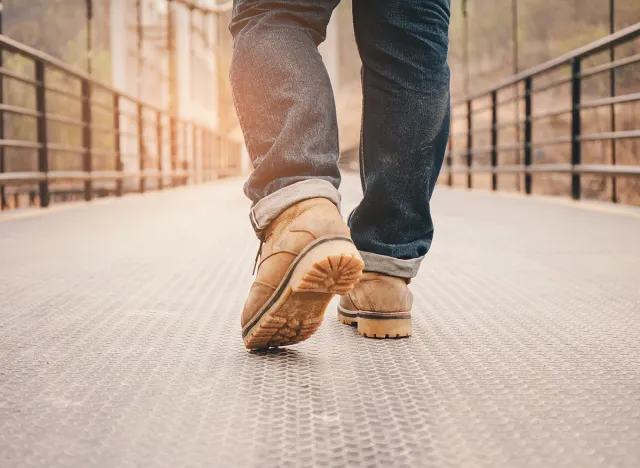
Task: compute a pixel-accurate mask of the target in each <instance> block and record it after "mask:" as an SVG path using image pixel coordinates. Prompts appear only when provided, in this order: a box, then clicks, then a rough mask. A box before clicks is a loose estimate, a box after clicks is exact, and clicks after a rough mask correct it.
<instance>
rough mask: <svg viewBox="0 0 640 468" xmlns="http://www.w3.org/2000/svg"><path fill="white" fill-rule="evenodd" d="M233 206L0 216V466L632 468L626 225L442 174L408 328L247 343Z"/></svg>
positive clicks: (637, 321) (636, 386)
mask: <svg viewBox="0 0 640 468" xmlns="http://www.w3.org/2000/svg"><path fill="white" fill-rule="evenodd" d="M344 192H345V208H347V209H348V208H350V207H352V206H353V205H354V204H355V202H356V201H357V198H358V193H359V191H358V188H357V182H356V178H354V177H351V176H349V177H347V182H346V184H345V189H344ZM247 208H248V203H247V202H246V201H245V200H244V198H243V195H242V193H241V181H225V182H219V183H217V184H213V185H210V186H206V187H199V188H188V189H179V190H175V191H167V192H165V193H162V194H149V195H146V196H143V197H140V196H130V197H125V198H124V199H122V200H113V201H108V202H106V203H100V204H95V205H83V206H81V207H77V208H73V209H68V210H63V211H58V212H53V213H50V214H46V215H43V216H35V217H27V218H24V219H16V220H11V221H0V467H2V468H14V467H42V468H44V467H47V468H49V467H79V468H86V467H151V468H155V467H167V468H175V467H261V468H262V467H303V466H305V467H306V466H308V467H319V466H326V467H377V466H381V467H387V466H391V467H405V466H406V467H412V466H425V467H470V468H476V467H478V468H482V467H487V468H496V467H508V468H517V467H580V468H589V467H607V468H613V467H629V468H636V467H638V466H640V242H639V240H640V220H638V219H635V218H632V217H624V216H620V215H613V214H606V213H602V212H596V211H588V210H584V209H579V208H574V207H571V206H565V205H559V204H553V203H547V202H543V201H536V200H528V199H520V198H510V197H504V196H496V195H490V194H487V193H481V192H465V191H452V190H449V189H446V188H442V189H440V190H439V192H438V193H437V195H436V197H435V201H434V210H433V211H434V214H435V218H436V222H437V227H436V239H435V242H434V247H433V250H432V252H431V254H430V255H429V256H428V259H427V261H425V263H424V265H423V269H422V271H421V274H420V276H419V277H418V278H417V279H416V281H415V282H414V283H413V284H412V288H413V291H414V293H415V296H416V300H415V309H414V316H415V318H414V336H412V337H411V338H409V339H403V340H393V341H378V340H368V339H365V338H362V337H360V336H358V335H357V332H356V331H355V329H353V328H352V327H347V326H344V325H342V324H341V323H339V322H338V320H337V318H336V316H335V304H336V302H334V303H333V304H331V305H330V309H329V312H328V315H327V317H326V319H325V323H324V324H323V326H322V327H321V328H320V330H319V331H318V332H317V333H316V334H315V335H314V336H313V337H312V338H311V339H309V340H308V341H305V342H304V343H301V344H299V345H296V346H294V347H291V348H288V349H286V350H281V351H271V352H269V353H254V354H252V353H248V352H247V351H246V350H245V349H244V346H243V345H242V338H241V335H240V311H241V309H242V305H243V302H244V299H245V294H246V293H247V291H248V288H249V285H250V283H251V268H252V263H253V257H254V255H255V252H256V250H257V247H258V245H257V244H258V242H257V240H256V238H255V236H254V235H253V233H252V232H251V231H250V227H249V221H248V216H247V212H246V211H247ZM345 211H346V210H345ZM0 219H2V215H0Z"/></svg>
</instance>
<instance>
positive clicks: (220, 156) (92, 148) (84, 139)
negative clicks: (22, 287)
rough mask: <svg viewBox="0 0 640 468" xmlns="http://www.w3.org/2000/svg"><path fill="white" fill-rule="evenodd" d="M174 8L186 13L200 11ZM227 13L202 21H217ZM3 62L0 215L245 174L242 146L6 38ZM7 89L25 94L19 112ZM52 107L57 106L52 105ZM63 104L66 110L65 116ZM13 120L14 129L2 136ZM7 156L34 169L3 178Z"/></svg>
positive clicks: (0, 40)
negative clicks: (9, 61) (12, 61)
mask: <svg viewBox="0 0 640 468" xmlns="http://www.w3.org/2000/svg"><path fill="white" fill-rule="evenodd" d="M168 1H169V3H170V2H171V0H168ZM175 1H176V2H177V3H180V4H182V5H185V6H186V7H187V8H189V10H190V11H191V10H193V9H198V8H199V9H202V8H201V7H199V6H197V5H195V4H193V5H192V4H191V2H188V1H186V0H175ZM229 6H230V4H229V3H226V4H224V5H220V6H218V7H215V8H212V9H207V10H206V11H204V13H206V14H217V13H220V12H224V11H226V10H228V9H229ZM7 56H12V57H18V58H19V60H20V62H21V63H22V65H23V66H21V67H20V69H21V70H15V69H13V68H8V67H7V66H6V58H7ZM0 58H2V59H3V60H2V62H0V128H1V130H0V209H3V210H4V209H7V208H17V207H20V206H21V205H22V204H25V203H28V204H30V205H31V204H37V205H40V206H41V207H47V206H49V204H50V203H51V202H52V201H66V200H69V199H76V198H81V199H84V200H87V201H89V200H91V199H93V198H95V197H102V196H111V195H115V196H121V195H122V194H123V193H126V192H134V191H135V192H145V191H147V190H151V189H158V190H162V189H163V188H166V187H173V186H178V185H184V184H187V183H189V182H191V183H196V182H206V181H209V180H212V179H214V178H217V177H224V176H227V175H233V174H236V173H238V172H240V170H241V161H240V158H241V145H240V144H239V143H237V142H235V141H231V140H229V139H227V138H225V137H223V136H221V135H219V134H218V133H217V132H216V130H215V129H214V128H212V127H211V126H209V125H206V124H202V123H198V122H194V121H188V120H184V119H180V118H177V117H176V116H175V114H174V113H173V112H172V111H171V110H167V109H164V108H161V107H159V106H155V105H153V104H151V103H149V102H143V101H142V100H141V99H140V98H138V97H135V96H132V95H129V94H127V93H124V92H121V91H119V90H116V89H114V88H113V87H111V86H110V85H107V84H105V83H103V82H101V81H98V80H96V79H95V78H94V77H92V76H91V75H90V74H89V73H87V72H84V71H81V70H78V69H76V68H73V67H71V66H69V65H67V64H65V63H64V62H62V61H60V60H58V59H56V58H54V57H52V56H49V55H47V54H45V53H43V52H41V51H39V50H36V49H34V48H31V47H28V46H26V45H24V44H21V43H19V42H17V41H15V40H13V39H11V38H9V37H6V36H4V35H2V34H0ZM10 83H13V84H16V83H17V84H19V86H20V87H21V90H22V91H23V94H25V96H23V97H25V99H22V100H21V103H20V105H15V103H12V102H11V99H10V98H11V91H10V90H8V85H9V84H10ZM25 90H26V93H24V91H25ZM53 100H58V101H57V102H58V105H57V106H52V105H51V103H52V101H53ZM9 102H11V104H9ZM60 102H64V103H66V104H65V105H64V106H66V107H64V106H63V108H62V109H61V106H60ZM11 118H13V119H14V120H15V122H16V124H15V125H13V126H12V127H13V132H8V131H7V129H8V127H9V125H8V123H7V120H9V119H11ZM56 126H57V127H56ZM18 127H19V128H18ZM61 127H64V128H65V129H66V132H67V134H69V133H72V134H73V138H67V140H72V141H71V142H69V141H62V142H61V141H56V134H57V133H59V132H56V131H54V129H58V128H61ZM17 130H23V131H21V132H20V131H17ZM9 133H13V134H19V137H18V138H16V137H15V136H14V135H10V134H9ZM8 152H13V154H12V155H11V156H12V159H13V160H16V158H18V159H20V158H23V157H24V159H25V160H32V161H31V162H32V164H26V166H30V167H29V169H28V170H11V171H9V170H8V167H7V161H8V159H9V156H10V155H9V154H8ZM61 155H63V156H64V157H65V160H66V161H69V160H72V161H74V163H76V164H71V166H73V167H74V169H73V170H68V168H61V167H58V166H60V164H55V162H56V161H57V160H59V159H60V157H61ZM132 160H135V161H136V163H135V164H134V166H135V167H132V164H130V163H131V162H132ZM124 162H128V163H129V164H125V163H124ZM126 166H128V167H126ZM25 198H26V199H28V201H26V202H25Z"/></svg>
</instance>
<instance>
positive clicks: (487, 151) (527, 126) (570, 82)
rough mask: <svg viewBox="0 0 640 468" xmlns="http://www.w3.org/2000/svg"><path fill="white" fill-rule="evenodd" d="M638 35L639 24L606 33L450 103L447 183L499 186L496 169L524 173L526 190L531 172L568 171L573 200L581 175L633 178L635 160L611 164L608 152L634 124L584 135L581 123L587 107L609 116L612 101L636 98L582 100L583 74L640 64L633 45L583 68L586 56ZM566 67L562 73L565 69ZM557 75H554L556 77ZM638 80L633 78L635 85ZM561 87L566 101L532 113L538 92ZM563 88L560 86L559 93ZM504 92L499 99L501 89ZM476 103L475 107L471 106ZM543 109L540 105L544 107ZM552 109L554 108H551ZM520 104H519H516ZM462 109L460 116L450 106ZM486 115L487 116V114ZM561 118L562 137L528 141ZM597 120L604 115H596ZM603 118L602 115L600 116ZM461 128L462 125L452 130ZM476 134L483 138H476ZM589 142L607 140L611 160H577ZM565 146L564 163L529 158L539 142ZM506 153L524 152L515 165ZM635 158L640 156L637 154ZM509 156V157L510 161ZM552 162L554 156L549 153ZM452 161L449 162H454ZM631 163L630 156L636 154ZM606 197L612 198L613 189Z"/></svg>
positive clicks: (635, 95)
mask: <svg viewBox="0 0 640 468" xmlns="http://www.w3.org/2000/svg"><path fill="white" fill-rule="evenodd" d="M638 37H640V23H637V24H635V25H633V26H630V27H628V28H626V29H623V30H621V31H619V32H617V33H614V34H611V35H609V36H607V37H604V38H602V39H600V40H598V41H595V42H593V43H591V44H589V45H587V46H584V47H581V48H579V49H576V50H574V51H572V52H570V53H567V54H565V55H563V56H561V57H558V58H557V59H554V60H551V61H549V62H546V63H543V64H541V65H539V66H536V67H533V68H531V69H529V70H525V71H523V72H522V73H519V74H517V75H515V76H513V77H511V78H509V79H507V80H505V81H504V82H502V83H499V84H498V85H497V86H494V87H491V88H489V89H487V90H484V91H482V92H479V93H476V94H472V95H469V96H467V97H465V98H462V99H459V100H456V101H454V102H453V103H452V126H451V128H452V131H451V137H450V141H449V148H448V152H447V155H446V159H445V167H444V168H443V175H444V176H445V177H446V184H447V185H450V186H451V185H454V180H453V179H454V175H455V174H464V175H466V186H467V188H473V187H474V175H478V174H484V175H487V174H488V175H490V176H491V177H490V178H491V180H490V187H491V189H492V190H498V189H499V176H500V175H501V174H514V175H516V176H518V177H521V178H522V177H524V184H523V185H524V187H523V188H524V192H525V193H527V194H531V193H532V192H533V183H534V180H533V176H534V175H535V174H541V173H546V174H567V175H569V176H570V178H571V181H570V192H571V196H572V198H573V199H575V200H578V199H580V198H581V194H582V183H581V182H582V176H583V175H585V174H589V175H596V176H605V177H612V178H613V179H614V180H615V178H617V177H622V176H625V177H638V176H640V165H639V164H617V163H616V157H615V154H616V153H615V151H616V147H615V143H616V142H617V141H620V140H633V139H638V138H640V122H638V120H635V122H634V124H635V128H633V129H625V130H618V131H616V130H615V129H612V130H611V131H599V132H593V133H585V129H584V125H583V113H584V112H585V111H587V110H598V109H605V110H606V109H610V111H611V113H612V115H614V114H613V113H615V106H620V105H627V104H632V103H635V102H640V92H636V91H637V90H635V89H633V88H634V86H631V87H630V88H632V92H629V93H627V94H622V95H613V96H608V97H605V98H597V99H585V93H584V92H583V87H584V86H583V85H584V83H585V81H586V80H587V79H590V78H592V77H594V76H598V75H601V74H604V73H607V72H608V73H613V71H614V70H617V69H622V68H623V67H629V66H631V65H633V64H636V63H640V53H637V52H636V51H635V50H633V51H632V54H631V55H628V56H626V57H624V58H619V59H617V60H615V59H614V60H612V61H608V62H606V63H602V64H598V65H594V66H590V67H586V66H585V62H586V60H587V59H591V58H593V57H595V56H596V55H597V54H598V53H601V52H606V51H609V50H612V49H613V48H617V47H620V46H626V45H630V43H631V42H632V41H633V40H635V39H637V38H638ZM567 69H568V70H567ZM556 75H559V76H556ZM639 82H640V80H638V81H636V83H635V84H636V85H637V84H638V83H639ZM563 86H566V87H568V90H567V91H566V92H565V94H569V95H570V105H568V106H565V107H563V108H559V109H555V108H552V109H550V110H546V109H545V112H538V113H534V106H535V103H536V101H535V99H534V98H535V97H536V95H539V94H541V93H544V92H547V93H548V92H549V91H553V90H562V87H563ZM561 92H564V91H561ZM507 93H508V94H509V95H508V96H507V98H506V99H504V98H503V94H507ZM522 100H524V107H523V110H524V115H516V118H515V119H513V118H512V119H511V120H507V121H505V120H504V119H502V120H501V119H500V118H499V114H500V110H504V108H505V106H507V105H509V104H510V103H514V102H516V101H519V102H522ZM478 104H481V105H478ZM544 107H547V106H544ZM551 107H553V106H551ZM521 109H522V107H521ZM458 110H462V115H459V114H460V113H456V111H458ZM487 114H488V115H487ZM482 116H485V117H486V118H485V120H486V122H487V123H486V124H485V125H482V126H480V127H477V126H476V125H474V122H476V121H477V120H480V119H479V117H482ZM563 118H564V119H566V122H565V123H566V124H567V126H568V127H569V128H568V130H569V131H568V132H567V134H565V135H560V136H558V135H555V136H553V137H551V138H545V139H537V138H534V131H535V129H536V124H537V122H539V121H541V120H544V119H556V121H559V122H560V123H559V125H557V126H560V127H561V126H562V123H563V121H562V120H563ZM600 120H603V119H600ZM607 122H609V120H607ZM460 127H463V128H464V130H462V131H459V129H460ZM505 129H511V131H513V132H514V133H515V134H516V137H517V138H515V141H508V142H506V143H505V142H500V134H501V133H502V132H505ZM479 134H484V135H482V137H483V138H478V135H479ZM478 139H485V140H486V141H488V144H486V145H484V146H478V144H477V143H476V141H477V140H478ZM461 140H462V143H461V144H462V146H463V149H460V150H457V148H456V147H457V144H458V143H460V141H461ZM592 142H609V143H610V145H611V154H612V156H611V158H609V159H610V160H611V162H610V163H607V164H599V163H598V164H590V163H585V161H584V158H583V146H584V144H586V143H592ZM561 145H566V146H567V147H568V156H569V157H568V158H567V160H565V161H554V162H551V163H538V162H536V161H534V149H536V148H542V147H555V148H557V147H558V146H561ZM505 153H519V154H522V155H523V156H524V157H523V158H520V157H519V156H518V157H517V159H518V160H519V161H517V164H501V157H500V156H501V155H502V154H505ZM636 156H640V155H636ZM511 159H513V158H511ZM556 159H557V158H556ZM454 161H456V162H455V163H454ZM636 161H637V159H636ZM611 200H612V201H614V202H615V201H617V195H616V191H615V186H614V190H613V192H612V195H611Z"/></svg>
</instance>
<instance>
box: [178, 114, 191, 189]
mask: <svg viewBox="0 0 640 468" xmlns="http://www.w3.org/2000/svg"><path fill="white" fill-rule="evenodd" d="M188 125H189V123H187V122H183V123H182V132H181V133H182V151H181V154H182V161H181V163H180V164H178V167H179V169H180V170H181V171H184V170H185V167H184V165H185V162H186V161H187V155H188V154H189V139H188V138H187V136H188V135H189V131H188V130H187V126H188ZM178 180H179V185H185V183H186V179H184V176H183V175H180V178H179V179H178Z"/></svg>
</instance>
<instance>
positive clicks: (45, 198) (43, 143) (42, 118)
mask: <svg viewBox="0 0 640 468" xmlns="http://www.w3.org/2000/svg"><path fill="white" fill-rule="evenodd" d="M35 66H36V76H35V78H36V110H37V111H38V124H37V127H38V144H39V145H40V148H39V149H38V172H43V173H44V174H45V179H44V180H42V181H40V182H39V184H38V188H39V192H40V193H39V195H40V206H41V207H43V208H45V207H47V206H49V201H50V199H49V174H48V172H49V148H48V146H47V141H48V139H47V100H46V94H45V73H44V63H43V62H41V61H40V60H37V61H36V63H35ZM16 206H17V205H16Z"/></svg>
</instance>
